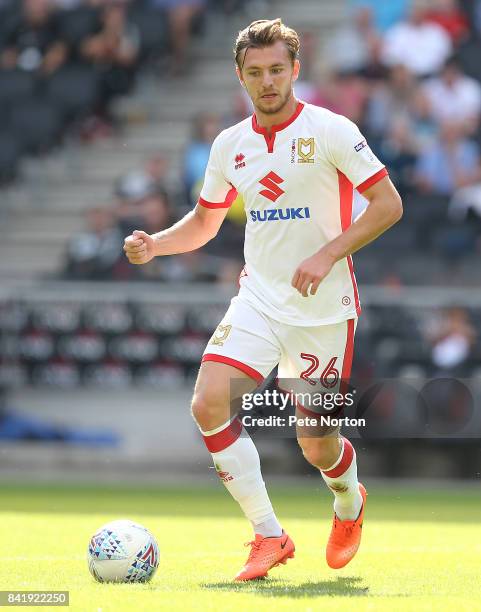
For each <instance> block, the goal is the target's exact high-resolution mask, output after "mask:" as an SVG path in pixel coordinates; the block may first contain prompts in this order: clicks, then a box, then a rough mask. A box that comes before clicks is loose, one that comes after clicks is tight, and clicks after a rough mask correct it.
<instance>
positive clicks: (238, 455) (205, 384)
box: [192, 361, 282, 536]
mask: <svg viewBox="0 0 481 612" xmlns="http://www.w3.org/2000/svg"><path fill="white" fill-rule="evenodd" d="M233 379H235V381H236V386H237V387H239V389H240V388H241V387H242V388H243V389H244V392H245V393H249V392H251V391H252V390H253V389H255V387H256V386H257V383H256V382H255V381H254V380H253V379H252V378H251V377H250V376H249V375H247V374H245V373H244V372H242V371H241V370H239V369H237V368H235V367H233V366H230V365H227V364H226V363H218V362H213V361H205V362H203V363H202V365H201V368H200V371H199V375H198V378H197V382H196V385H195V391H194V396H193V399H192V415H193V417H194V419H195V421H196V422H197V425H198V426H199V428H200V430H201V433H202V437H203V439H204V443H205V445H206V447H207V449H208V450H209V452H210V453H211V455H212V459H213V462H214V467H215V469H216V471H217V474H218V475H219V478H220V479H221V480H222V482H223V483H224V485H225V487H226V489H227V490H228V491H229V493H230V494H231V495H232V497H233V498H234V499H235V500H236V501H237V502H238V503H239V505H240V507H241V508H242V510H243V512H244V514H245V515H246V517H247V518H248V519H249V520H250V522H251V523H252V526H253V528H254V532H255V533H259V534H260V535H263V536H280V535H281V533H282V527H281V526H280V524H279V522H278V520H277V518H276V516H275V514H274V510H273V508H272V504H271V502H270V499H269V496H268V494H267V491H266V486H265V484H264V480H263V478H262V474H261V466H260V459H259V454H258V452H257V449H256V447H255V444H254V442H253V441H252V438H251V437H250V436H249V435H248V433H247V432H246V431H245V429H243V427H242V424H241V422H240V420H239V419H238V418H237V417H236V415H235V414H232V412H231V410H232V405H233V403H234V404H235V401H234V402H233V400H234V398H232V397H231V390H232V381H233Z"/></svg>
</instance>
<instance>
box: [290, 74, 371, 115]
mask: <svg viewBox="0 0 481 612" xmlns="http://www.w3.org/2000/svg"><path fill="white" fill-rule="evenodd" d="M296 91H297V90H296ZM367 99H368V89H367V83H366V81H365V79H362V78H361V77H360V76H358V75H356V74H339V73H334V72H333V73H330V74H327V75H325V76H324V78H323V79H322V80H321V83H320V84H319V88H318V92H317V96H315V97H314V98H312V99H310V100H309V99H306V102H311V103H313V104H317V105H318V106H323V107H325V108H328V109H329V110H331V111H333V112H335V113H339V114H341V115H345V116H346V117H348V118H349V119H351V121H354V122H355V123H360V122H361V120H362V117H363V115H364V111H365V106H366V102H367Z"/></svg>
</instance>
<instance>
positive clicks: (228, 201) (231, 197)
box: [198, 187, 237, 208]
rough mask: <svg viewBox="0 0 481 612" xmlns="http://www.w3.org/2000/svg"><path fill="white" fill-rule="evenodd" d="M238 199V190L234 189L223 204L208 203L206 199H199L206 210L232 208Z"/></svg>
mask: <svg viewBox="0 0 481 612" xmlns="http://www.w3.org/2000/svg"><path fill="white" fill-rule="evenodd" d="M236 197H237V189H236V188H235V187H232V189H230V191H229V192H228V193H227V195H226V196H225V200H224V201H223V202H208V201H207V200H204V198H199V201H198V203H199V204H200V205H201V206H203V207H204V208H230V207H231V205H232V202H233V201H234V200H235V199H236Z"/></svg>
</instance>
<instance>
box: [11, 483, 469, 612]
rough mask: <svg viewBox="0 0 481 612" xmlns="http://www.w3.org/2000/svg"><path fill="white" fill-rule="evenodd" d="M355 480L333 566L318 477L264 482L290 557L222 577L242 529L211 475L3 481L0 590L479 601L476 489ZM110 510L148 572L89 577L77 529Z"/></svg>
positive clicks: (106, 606)
mask: <svg viewBox="0 0 481 612" xmlns="http://www.w3.org/2000/svg"><path fill="white" fill-rule="evenodd" d="M216 485H217V483H216ZM366 485H367V488H368V493H369V497H368V505H367V508H366V518H365V523H364V534H363V543H362V545H361V549H360V551H359V553H358V555H357V557H356V558H355V559H354V560H353V561H352V562H351V563H350V564H349V565H348V566H347V567H346V568H344V569H342V570H338V571H333V570H331V569H329V568H328V566H327V565H326V563H325V560H324V547H325V543H326V540H327V537H328V533H329V529H330V523H331V517H332V514H331V504H332V500H331V496H330V493H329V492H328V491H327V490H326V489H324V488H323V487H322V483H321V479H320V478H319V479H318V480H317V479H312V485H311V486H309V487H307V486H305V485H302V486H293V487H289V488H286V487H283V488H278V487H271V488H270V492H271V497H272V500H273V503H274V505H275V508H276V511H277V514H278V516H279V517H280V519H281V520H282V523H283V525H284V527H285V529H286V530H287V531H288V532H289V534H290V535H291V536H292V538H293V539H294V541H295V543H296V557H295V559H293V560H290V561H289V562H288V563H287V565H286V566H280V567H279V568H276V569H274V570H271V572H270V577H269V579H267V580H265V581H260V582H256V583H247V584H233V583H232V581H231V579H232V577H233V576H234V575H235V573H236V572H237V571H238V570H239V568H240V567H241V566H242V565H243V563H244V560H245V558H246V554H247V551H248V549H247V548H243V547H242V543H243V542H246V541H248V540H249V539H251V530H250V527H249V525H248V524H247V522H246V520H245V519H243V518H242V517H241V516H240V515H239V510H238V508H237V506H236V504H235V503H234V502H233V501H232V500H231V499H230V498H229V496H228V495H227V493H226V492H225V491H224V490H223V487H222V485H221V484H220V483H218V486H214V485H213V486H212V487H211V488H209V489H205V488H204V489H201V488H198V489H193V488H191V487H190V488H187V487H186V488H182V489H180V488H177V489H172V488H170V489H160V490H159V489H154V490H153V489H139V488H125V487H124V488H119V487H95V488H93V487H87V486H75V487H70V488H65V487H64V488H62V487H42V486H39V485H37V486H32V487H29V488H25V487H20V486H13V485H7V486H5V485H4V486H2V487H0V534H1V538H0V546H1V550H0V590H6V589H8V590H39V589H52V590H68V591H70V609H71V610H80V611H90V610H91V611H94V612H97V611H102V612H104V611H112V612H118V611H124V610H125V611H129V612H130V611H132V612H134V611H137V610H146V611H147V610H148V611H149V612H150V611H154V610H183V611H184V612H186V611H189V610H203V611H206V610H215V611H219V612H220V611H222V612H224V611H228V610H250V611H257V610H262V611H263V610H271V609H276V610H290V611H292V610H305V611H311V610H312V611H316V610H336V611H337V610H355V611H356V612H357V611H358V610H383V611H384V610H388V611H389V612H390V611H391V610H403V611H405V610H416V611H419V610H423V611H424V610H442V609H448V608H451V609H456V611H460V610H470V611H472V610H481V579H480V565H481V491H479V492H478V491H474V490H461V489H451V490H450V489H449V488H446V489H444V490H438V491H426V490H413V489H403V488H389V489H385V488H375V487H370V486H369V482H367V483H366ZM116 518H130V519H132V520H134V521H137V522H140V523H142V524H144V525H145V526H146V527H148V528H149V529H150V530H151V531H152V532H153V533H154V535H155V536H156V538H157V540H158V543H159V547H160V552H161V561H160V566H159V569H158V571H157V573H156V575H155V576H154V578H153V580H152V582H151V583H149V584H145V585H140V584H125V585H124V584H120V585H109V584H98V583H96V582H95V581H94V580H93V578H92V577H91V576H90V574H89V572H88V569H87V563H86V549H87V544H88V541H89V538H90V536H91V535H92V534H93V533H94V531H95V530H96V529H97V528H98V527H100V526H101V525H102V524H103V523H105V522H107V521H110V520H113V519H116ZM23 609H25V608H23ZM29 609H30V608H29ZM32 609H33V608H32ZM35 609H37V610H38V609H39V608H35ZM48 609H54V608H48ZM55 609H57V610H58V609H62V608H55Z"/></svg>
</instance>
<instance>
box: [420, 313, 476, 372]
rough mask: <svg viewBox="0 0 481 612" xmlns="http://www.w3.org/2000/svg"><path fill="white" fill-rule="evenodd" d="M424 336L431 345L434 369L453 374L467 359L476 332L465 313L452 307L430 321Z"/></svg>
mask: <svg viewBox="0 0 481 612" xmlns="http://www.w3.org/2000/svg"><path fill="white" fill-rule="evenodd" d="M425 336H426V338H427V340H428V342H429V344H430V345H431V359H432V362H433V364H434V365H435V366H436V368H438V369H439V370H442V371H445V372H446V371H449V372H451V373H454V372H455V371H456V370H457V368H459V367H460V366H462V365H463V364H464V363H465V362H466V361H467V360H468V359H469V357H470V354H471V351H472V348H473V346H474V343H475V340H476V331H475V329H474V327H473V325H472V324H471V322H470V320H469V315H468V313H467V311H466V310H465V309H464V308H461V307H453V308H450V309H448V310H446V311H445V312H442V313H440V316H439V317H437V318H431V319H430V321H429V325H428V326H427V328H426V329H425Z"/></svg>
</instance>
